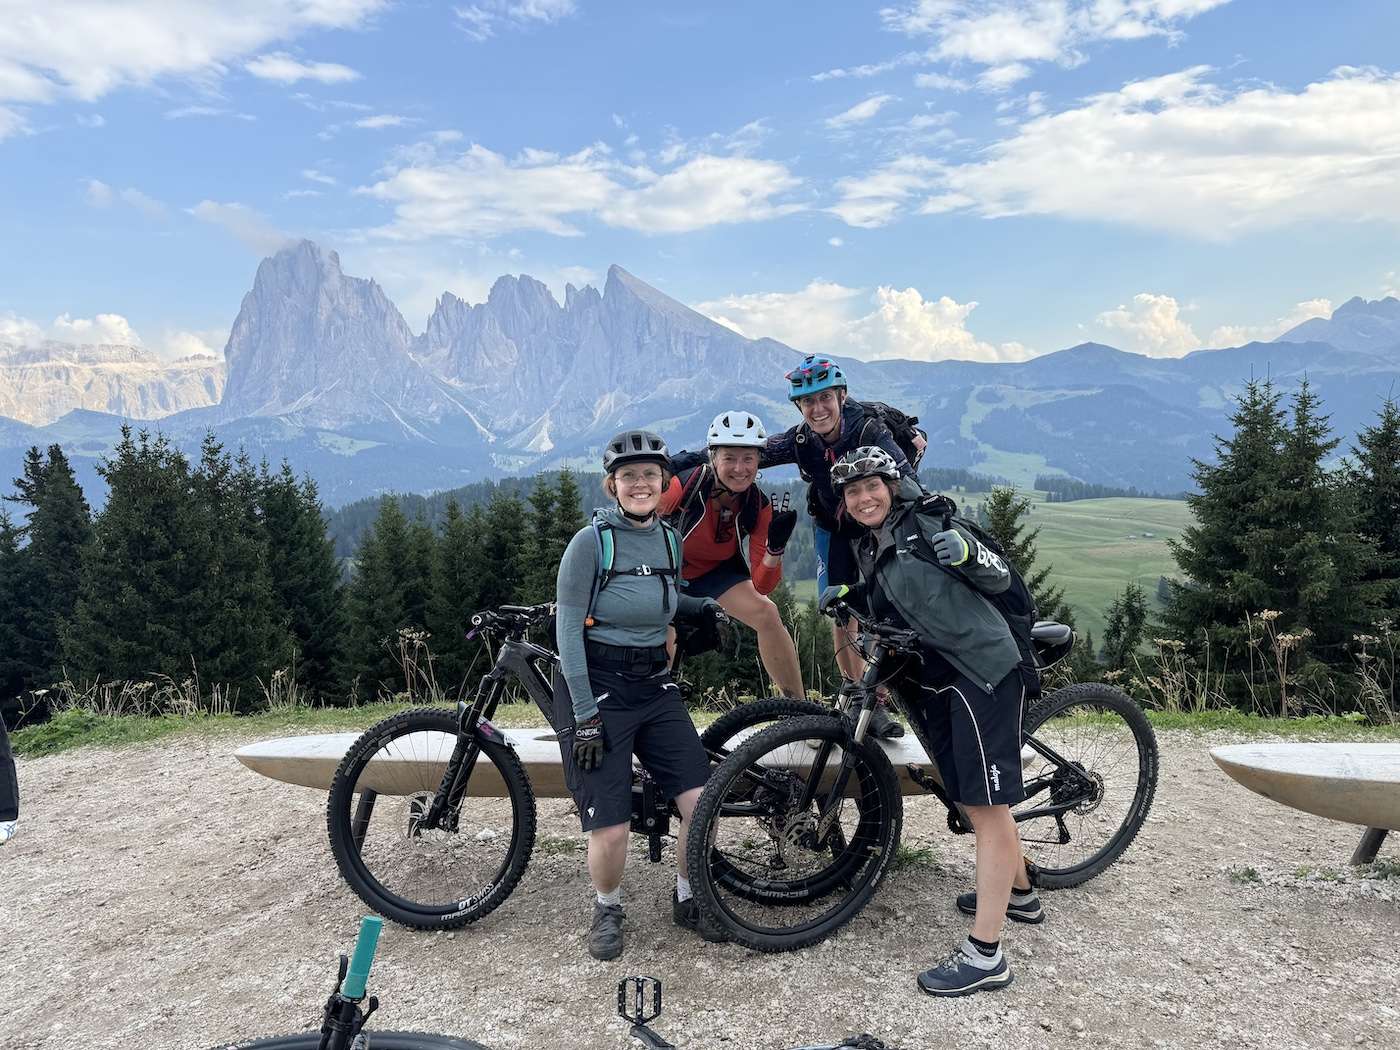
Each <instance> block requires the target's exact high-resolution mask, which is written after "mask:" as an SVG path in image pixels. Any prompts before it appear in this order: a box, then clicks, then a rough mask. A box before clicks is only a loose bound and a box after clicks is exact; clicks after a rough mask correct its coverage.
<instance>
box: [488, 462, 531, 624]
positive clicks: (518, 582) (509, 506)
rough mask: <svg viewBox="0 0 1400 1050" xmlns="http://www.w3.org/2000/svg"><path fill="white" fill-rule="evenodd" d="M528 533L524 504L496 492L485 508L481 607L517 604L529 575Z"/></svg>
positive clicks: (528, 527)
mask: <svg viewBox="0 0 1400 1050" xmlns="http://www.w3.org/2000/svg"><path fill="white" fill-rule="evenodd" d="M529 533H530V526H529V524H528V520H527V518H526V515H525V507H524V505H523V504H522V503H521V502H520V500H519V499H517V498H516V497H515V496H512V495H508V494H506V493H505V492H503V491H500V490H497V492H496V494H495V495H494V496H492V497H491V502H490V503H489V504H487V507H486V530H485V543H484V559H483V561H484V563H485V572H484V573H483V577H482V581H481V592H480V601H481V605H482V607H484V608H494V607H496V606H498V605H507V604H518V603H519V602H520V599H521V593H522V587H523V584H524V582H525V579H526V575H527V573H528V559H529V556H530V535H529Z"/></svg>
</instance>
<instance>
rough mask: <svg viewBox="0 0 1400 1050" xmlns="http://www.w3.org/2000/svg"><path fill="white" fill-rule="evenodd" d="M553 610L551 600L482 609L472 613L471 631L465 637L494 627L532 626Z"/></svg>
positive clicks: (544, 618)
mask: <svg viewBox="0 0 1400 1050" xmlns="http://www.w3.org/2000/svg"><path fill="white" fill-rule="evenodd" d="M553 611H554V603H553V602H544V603H543V604H541V605H502V606H499V607H497V608H495V609H482V610H481V611H480V612H475V613H472V616H471V625H472V631H471V633H470V634H468V635H467V637H468V638H470V637H471V636H472V635H474V634H476V632H477V631H481V630H489V629H492V628H496V627H507V628H510V627H515V628H519V627H533V626H535V625H537V624H540V623H543V622H544V621H545V620H546V619H547V618H548V617H549V615H550V613H552V612H553Z"/></svg>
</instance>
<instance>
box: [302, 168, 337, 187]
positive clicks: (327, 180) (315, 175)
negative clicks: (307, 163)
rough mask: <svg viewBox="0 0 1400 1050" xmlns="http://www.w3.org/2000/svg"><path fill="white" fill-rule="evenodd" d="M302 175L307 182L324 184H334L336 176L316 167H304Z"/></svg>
mask: <svg viewBox="0 0 1400 1050" xmlns="http://www.w3.org/2000/svg"><path fill="white" fill-rule="evenodd" d="M301 177H302V178H303V179H305V180H306V181H307V182H319V183H321V184H322V185H323V186H334V185H335V176H333V175H327V174H325V173H324V172H320V171H317V170H316V169H315V168H302V169H301Z"/></svg>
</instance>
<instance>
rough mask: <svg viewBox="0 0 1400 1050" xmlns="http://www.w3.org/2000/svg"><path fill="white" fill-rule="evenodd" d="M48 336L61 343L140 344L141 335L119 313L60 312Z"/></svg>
mask: <svg viewBox="0 0 1400 1050" xmlns="http://www.w3.org/2000/svg"><path fill="white" fill-rule="evenodd" d="M49 337H50V338H51V339H56V340H58V341H59V342H61V343H120V344H123V345H126V346H140V345H141V337H140V336H139V335H137V334H136V332H135V331H133V330H132V327H131V324H130V322H128V321H127V319H126V318H125V317H123V316H122V315H121V314H98V315H97V316H96V317H92V318H87V317H70V316H69V315H68V314H62V315H60V316H59V317H56V318H54V322H53V325H52V327H51V328H50V332H49Z"/></svg>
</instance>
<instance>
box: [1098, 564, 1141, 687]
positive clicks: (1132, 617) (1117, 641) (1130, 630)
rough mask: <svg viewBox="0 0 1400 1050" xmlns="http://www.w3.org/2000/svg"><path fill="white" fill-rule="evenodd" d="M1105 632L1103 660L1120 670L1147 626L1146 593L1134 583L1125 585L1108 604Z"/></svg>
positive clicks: (1136, 646) (1131, 655) (1129, 659)
mask: <svg viewBox="0 0 1400 1050" xmlns="http://www.w3.org/2000/svg"><path fill="white" fill-rule="evenodd" d="M1107 620H1108V625H1107V627H1106V628H1105V630H1104V636H1103V654H1102V655H1103V662H1104V663H1105V664H1107V665H1108V666H1109V667H1110V668H1112V669H1115V670H1119V669H1122V668H1125V667H1127V666H1128V665H1129V663H1130V662H1131V661H1132V658H1133V654H1134V653H1136V652H1137V649H1138V646H1139V645H1141V644H1142V638H1143V635H1144V634H1145V633H1146V630H1147V595H1146V594H1145V593H1144V592H1143V589H1142V588H1141V587H1139V586H1138V585H1137V584H1135V583H1130V584H1128V585H1127V586H1126V587H1124V588H1123V593H1122V594H1120V595H1119V596H1118V597H1117V598H1114V599H1113V604H1112V605H1110V606H1109V607H1108V616H1107Z"/></svg>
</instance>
